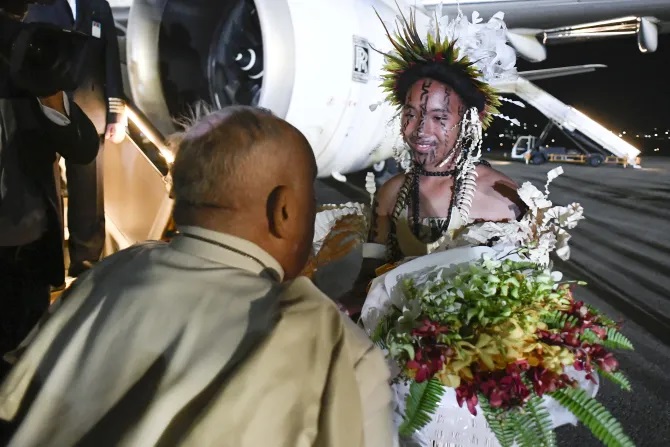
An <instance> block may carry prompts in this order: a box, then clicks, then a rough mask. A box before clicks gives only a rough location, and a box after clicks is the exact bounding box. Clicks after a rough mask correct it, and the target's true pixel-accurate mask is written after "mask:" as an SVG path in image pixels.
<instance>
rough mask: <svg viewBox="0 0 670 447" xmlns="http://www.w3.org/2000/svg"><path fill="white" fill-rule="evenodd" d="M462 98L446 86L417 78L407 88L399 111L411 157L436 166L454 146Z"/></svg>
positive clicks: (426, 166) (430, 167) (426, 165)
mask: <svg viewBox="0 0 670 447" xmlns="http://www.w3.org/2000/svg"><path fill="white" fill-rule="evenodd" d="M461 109H464V105H463V102H462V100H461V98H460V97H459V96H458V94H457V93H456V92H455V91H454V90H453V89H452V88H451V87H449V86H447V85H445V84H442V83H440V82H437V81H434V80H429V79H428V80H420V81H417V82H416V83H414V85H413V86H412V87H411V88H410V89H409V91H408V92H407V100H406V101H405V106H404V108H403V112H402V120H401V123H402V128H401V131H402V135H403V138H404V140H405V142H406V143H407V144H408V145H409V147H410V148H411V149H412V152H413V156H414V161H415V162H416V163H418V164H420V165H422V166H423V167H424V168H425V169H427V170H431V169H435V168H436V167H437V166H438V165H439V164H440V163H441V161H442V160H444V159H445V158H446V157H447V156H448V155H449V153H450V152H451V151H452V150H453V148H454V146H455V144H456V141H457V136H458V125H459V123H460V121H461V116H462V114H461V113H460V111H461Z"/></svg>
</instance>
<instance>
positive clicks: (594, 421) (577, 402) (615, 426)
mask: <svg viewBox="0 0 670 447" xmlns="http://www.w3.org/2000/svg"><path fill="white" fill-rule="evenodd" d="M550 396H551V397H553V398H554V399H556V401H558V403H560V404H561V405H562V406H564V407H565V408H567V409H568V410H570V411H571V412H572V414H574V415H575V417H577V419H579V421H580V422H581V423H582V424H584V425H585V426H586V427H588V429H589V430H591V433H592V434H593V435H594V436H595V437H596V438H598V439H599V440H600V441H601V442H602V443H603V444H605V445H606V446H608V447H635V444H633V441H631V439H630V438H629V437H628V436H626V434H625V433H624V432H623V428H622V427H621V424H619V422H618V421H617V420H616V419H614V416H612V415H611V414H610V412H609V411H607V409H606V408H605V407H603V406H602V405H601V404H600V403H599V402H598V401H597V400H595V399H594V398H592V397H591V396H589V395H588V394H586V392H585V391H584V390H583V389H581V388H562V389H560V390H558V391H555V392H553V393H551V394H550Z"/></svg>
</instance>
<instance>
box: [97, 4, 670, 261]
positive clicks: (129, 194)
mask: <svg viewBox="0 0 670 447" xmlns="http://www.w3.org/2000/svg"><path fill="white" fill-rule="evenodd" d="M399 3H400V4H401V6H403V5H404V6H407V3H408V2H406V1H402V0H400V1H399ZM411 3H412V4H413V5H415V7H417V8H418V9H419V10H420V11H422V12H423V13H424V14H418V16H419V18H420V20H421V22H420V26H426V25H427V24H428V15H429V14H431V11H432V8H433V7H435V4H437V3H439V2H433V1H431V2H428V1H427V2H417V4H414V2H411ZM110 4H111V5H112V7H113V8H114V11H115V16H117V19H119V20H120V21H125V20H126V17H127V27H126V26H125V25H126V24H125V23H123V24H121V25H120V28H121V29H124V30H125V31H126V33H125V60H126V63H127V78H128V79H127V81H128V90H129V92H128V93H129V94H130V95H131V99H132V101H133V103H134V104H135V106H136V109H134V110H131V112H130V118H131V121H132V122H133V123H134V124H135V125H136V126H137V127H138V128H139V129H140V130H141V131H142V134H143V135H144V137H148V138H149V140H152V141H153V142H154V143H155V144H156V146H157V147H158V148H159V150H162V151H163V154H164V155H165V158H166V159H167V160H168V162H169V159H170V154H169V153H167V150H166V148H164V147H162V144H161V142H160V140H161V138H160V134H163V135H167V134H169V133H171V132H172V131H174V130H175V124H174V116H175V115H178V114H179V113H180V111H183V106H184V104H185V103H188V102H189V101H194V100H204V101H206V102H208V103H210V104H212V105H215V106H223V105H226V104H230V103H247V104H256V105H259V106H262V107H266V108H269V109H271V110H272V111H273V112H274V113H275V114H276V115H278V116H281V117H283V118H285V119H286V120H288V121H289V122H291V123H292V124H293V125H295V126H296V127H297V128H298V129H300V130H301V131H302V132H303V133H304V134H305V135H306V136H307V138H308V140H309V141H310V143H311V145H312V147H313V149H314V153H315V156H316V159H317V163H318V167H319V176H320V177H327V176H334V177H335V178H340V179H341V178H342V176H341V174H346V173H350V172H355V171H360V170H362V169H366V168H368V167H370V166H371V165H373V164H374V163H378V162H381V161H383V160H386V159H388V158H389V157H391V156H392V152H393V146H394V145H395V144H399V143H400V141H399V135H398V133H399V126H397V125H396V124H395V123H394V122H393V121H394V116H395V110H393V109H392V108H391V107H389V106H388V105H386V104H384V103H382V102H383V99H384V95H383V93H382V91H381V88H380V87H379V84H380V74H381V68H382V64H383V56H382V55H380V54H379V53H377V52H376V51H374V49H378V50H381V51H388V50H389V43H388V40H387V37H386V36H385V34H384V29H383V27H382V26H381V24H380V22H379V19H378V18H377V16H376V15H375V9H376V10H377V11H378V12H379V14H380V16H381V17H382V19H383V20H384V22H385V23H386V24H387V26H389V27H391V28H394V20H395V18H396V14H397V9H396V8H397V7H396V2H395V1H394V0H255V1H252V0H230V1H221V0H135V1H134V2H132V5H130V2H128V1H127V0H126V1H123V0H116V1H114V0H111V1H110ZM129 5H130V9H128V6H129ZM458 7H459V6H458V5H457V2H456V1H448V2H444V4H443V12H446V13H447V14H449V15H450V16H454V15H455V14H457V12H458ZM460 8H461V10H462V11H463V13H465V14H468V15H471V13H472V11H474V10H476V11H478V12H479V14H480V16H481V17H482V18H483V19H484V20H488V19H489V18H490V17H491V16H492V15H493V14H494V13H496V12H498V11H503V12H504V13H505V21H506V23H507V26H508V29H509V34H508V37H509V38H510V41H511V43H512V45H513V46H514V47H515V48H516V50H517V52H518V53H519V55H520V56H521V57H525V58H526V59H529V60H542V59H544V58H547V57H548V58H551V51H550V48H549V51H547V50H546V46H547V45H551V44H553V43H556V42H569V41H575V40H583V39H594V38H605V37H613V36H624V37H622V38H626V37H625V36H626V35H630V36H629V37H628V38H631V39H634V38H637V39H638V43H639V46H640V49H641V51H655V50H656V46H657V33H658V32H665V31H666V30H667V26H666V23H667V22H669V21H670V0H499V1H484V0H470V1H468V0H461V1H460ZM588 69H589V68H588V67H586V68H576V69H569V68H563V69H557V70H549V71H546V70H545V71H542V70H540V71H539V72H534V73H529V74H528V75H523V74H522V75H523V76H524V77H526V79H528V80H529V81H530V80H533V79H537V78H542V77H547V76H553V75H562V74H566V73H572V72H580V71H585V70H588ZM536 97H537V96H536ZM531 102H532V101H531ZM180 107H181V109H180ZM373 109H374V110H373ZM152 126H153V127H155V129H152ZM583 133H585V134H588V132H583ZM138 144H139V143H137V142H136V141H130V140H128V141H127V142H126V143H124V144H123V145H122V147H121V148H120V149H119V150H118V151H106V154H105V197H106V213H107V222H108V225H107V227H108V233H109V234H111V237H112V239H113V241H114V242H113V245H114V247H115V248H110V249H109V250H107V251H108V252H109V251H113V250H114V249H116V248H123V247H125V246H127V245H129V244H132V243H134V242H136V241H138V240H144V239H147V238H157V237H160V235H161V233H162V231H163V229H164V228H165V223H166V222H167V219H168V217H169V215H170V209H171V201H170V199H169V197H168V196H167V193H166V191H167V188H166V186H168V185H167V183H166V177H165V176H164V172H160V171H159V170H158V169H156V168H155V167H153V166H148V164H150V163H149V162H148V158H147V157H145V155H144V154H143V153H142V151H140V150H139V146H138ZM139 173H142V174H141V175H139ZM138 191H142V193H141V194H139V193H138Z"/></svg>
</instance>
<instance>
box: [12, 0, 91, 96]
mask: <svg viewBox="0 0 670 447" xmlns="http://www.w3.org/2000/svg"><path fill="white" fill-rule="evenodd" d="M53 1H54V0H0V98H16V97H34V96H50V95H53V94H54V93H56V92H58V91H61V90H63V91H73V90H75V89H76V88H77V86H78V85H79V83H80V82H81V79H82V76H83V74H84V69H85V61H86V57H87V54H88V52H89V51H90V49H91V44H92V41H93V38H92V37H90V36H87V35H85V34H83V33H79V32H76V31H71V30H66V29H62V28H59V27H56V26H53V25H49V24H42V23H22V21H21V20H22V19H23V16H24V15H25V13H26V11H27V10H28V6H29V5H30V4H51V3H53Z"/></svg>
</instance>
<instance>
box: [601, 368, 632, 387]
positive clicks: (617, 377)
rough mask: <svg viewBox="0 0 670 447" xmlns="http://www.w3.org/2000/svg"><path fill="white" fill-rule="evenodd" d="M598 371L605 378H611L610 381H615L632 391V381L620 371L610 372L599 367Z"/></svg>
mask: <svg viewBox="0 0 670 447" xmlns="http://www.w3.org/2000/svg"><path fill="white" fill-rule="evenodd" d="M598 373H599V374H600V375H602V376H603V377H604V378H606V379H607V380H609V381H610V382H614V383H616V384H617V385H619V386H620V387H621V388H623V389H624V390H626V391H631V390H632V389H633V388H632V387H631V385H630V381H629V380H628V377H626V376H625V375H623V373H621V372H620V371H617V372H614V373H608V372H606V371H603V370H602V369H598Z"/></svg>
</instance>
